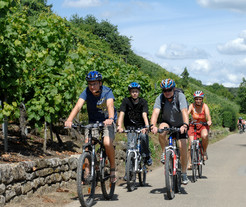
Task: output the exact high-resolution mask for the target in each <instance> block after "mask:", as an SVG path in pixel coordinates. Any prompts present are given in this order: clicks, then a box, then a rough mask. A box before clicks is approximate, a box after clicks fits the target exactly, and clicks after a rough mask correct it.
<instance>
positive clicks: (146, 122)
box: [142, 112, 149, 126]
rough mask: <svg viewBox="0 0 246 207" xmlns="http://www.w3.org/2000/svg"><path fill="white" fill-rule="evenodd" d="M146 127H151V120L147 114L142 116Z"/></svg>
mask: <svg viewBox="0 0 246 207" xmlns="http://www.w3.org/2000/svg"><path fill="white" fill-rule="evenodd" d="M142 116H143V120H144V124H145V126H149V120H148V116H147V113H146V112H143V114H142Z"/></svg>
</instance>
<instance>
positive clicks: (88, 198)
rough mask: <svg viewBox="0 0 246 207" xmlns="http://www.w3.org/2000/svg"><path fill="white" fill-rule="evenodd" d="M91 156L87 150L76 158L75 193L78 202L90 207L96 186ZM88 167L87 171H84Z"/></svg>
mask: <svg viewBox="0 0 246 207" xmlns="http://www.w3.org/2000/svg"><path fill="white" fill-rule="evenodd" d="M92 168H93V167H92V156H91V153H89V152H83V153H82V155H80V157H79V160H78V167H77V193H78V197H79V201H80V204H81V205H82V206H83V207H90V206H91V205H92V203H93V201H94V194H95V188H96V176H95V170H94V173H93V174H94V176H93V177H91V176H92V172H91V170H92ZM86 169H88V170H89V172H85V170H86Z"/></svg>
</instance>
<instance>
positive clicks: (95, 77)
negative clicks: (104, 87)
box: [85, 71, 102, 82]
mask: <svg viewBox="0 0 246 207" xmlns="http://www.w3.org/2000/svg"><path fill="white" fill-rule="evenodd" d="M85 80H86V81H87V82H88V81H101V80H102V75H101V73H99V72H97V71H91V72H89V73H88V74H87V76H86V78H85Z"/></svg>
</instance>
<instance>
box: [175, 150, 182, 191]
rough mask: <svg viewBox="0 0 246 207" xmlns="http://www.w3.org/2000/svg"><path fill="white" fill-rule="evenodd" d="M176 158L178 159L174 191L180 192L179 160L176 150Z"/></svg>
mask: <svg viewBox="0 0 246 207" xmlns="http://www.w3.org/2000/svg"><path fill="white" fill-rule="evenodd" d="M177 159H178V168H177V169H176V171H177V174H176V178H175V179H176V182H175V193H179V192H181V162H180V155H179V152H178V151H177Z"/></svg>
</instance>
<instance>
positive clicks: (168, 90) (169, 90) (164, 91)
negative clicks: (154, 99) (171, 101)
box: [162, 88, 173, 93]
mask: <svg viewBox="0 0 246 207" xmlns="http://www.w3.org/2000/svg"><path fill="white" fill-rule="evenodd" d="M172 90H173V89H172V88H171V89H166V90H162V91H163V93H166V92H171V91H172Z"/></svg>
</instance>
